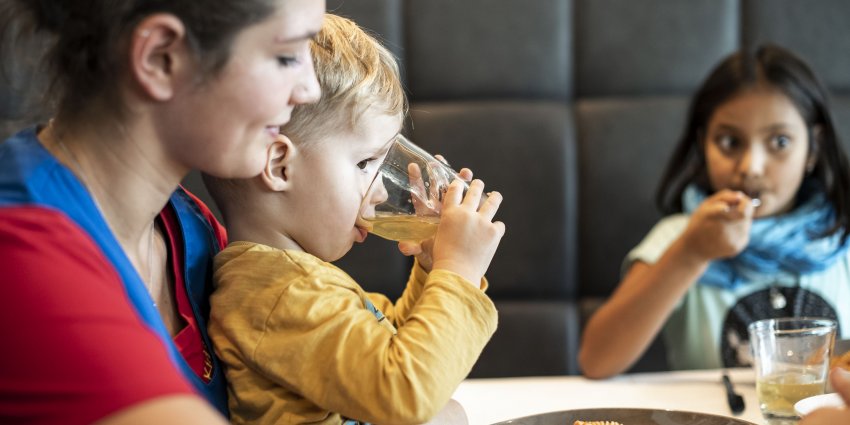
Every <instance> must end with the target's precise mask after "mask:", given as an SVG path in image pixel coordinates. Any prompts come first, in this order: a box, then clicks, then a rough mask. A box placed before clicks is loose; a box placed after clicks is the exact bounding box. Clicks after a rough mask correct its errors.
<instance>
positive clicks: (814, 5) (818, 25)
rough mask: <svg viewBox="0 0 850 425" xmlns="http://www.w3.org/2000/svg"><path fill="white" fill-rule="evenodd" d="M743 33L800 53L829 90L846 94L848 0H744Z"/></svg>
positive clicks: (849, 85)
mask: <svg viewBox="0 0 850 425" xmlns="http://www.w3.org/2000/svg"><path fill="white" fill-rule="evenodd" d="M743 4H744V22H743V28H744V37H745V40H752V42H753V43H755V44H757V43H761V42H765V41H770V42H774V43H777V44H779V45H782V46H784V47H787V48H789V49H791V50H793V51H794V52H795V53H797V54H799V55H800V56H801V57H803V58H804V59H805V60H806V61H808V62H809V64H810V65H811V66H812V67H813V68H814V70H815V72H816V73H817V74H818V75H819V76H820V77H821V78H822V79H823V80H824V81H825V82H826V84H827V85H828V86H829V87H830V88H831V89H832V90H833V91H841V92H845V93H848V94H850V3H848V2H847V1H846V0H806V1H798V0H745V1H744V3H743Z"/></svg>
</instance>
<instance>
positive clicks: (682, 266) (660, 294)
mask: <svg viewBox="0 0 850 425" xmlns="http://www.w3.org/2000/svg"><path fill="white" fill-rule="evenodd" d="M707 265H708V261H706V260H703V259H700V258H699V257H696V256H694V255H693V254H692V253H691V252H690V251H689V250H688V248H687V247H686V244H685V243H684V242H683V241H682V239H681V238H680V239H679V240H677V241H676V242H674V243H673V245H672V246H671V247H670V249H668V250H667V252H666V253H664V255H663V256H662V257H661V259H660V260H659V261H658V263H656V264H653V265H648V264H646V263H643V262H637V263H635V264H634V265H633V266H632V267H631V269H629V272H628V273H627V274H626V277H625V278H624V279H623V281H622V282H621V283H620V285H619V287H618V288H617V290H616V291H615V292H614V294H613V295H612V296H611V298H610V300H609V301H608V302H607V303H605V304H604V305H603V306H602V307H600V308H599V310H598V311H597V312H596V313H595V314H594V315H593V317H592V318H591V319H590V321H589V322H588V324H587V326H586V327H585V329H584V335H583V338H582V342H581V351H580V352H579V364H580V365H581V368H582V371H583V373H584V375H585V376H587V377H589V378H607V377H609V376H612V375H616V374H618V373H621V372H623V371H625V370H626V369H627V368H628V367H629V366H631V365H632V364H633V363H634V362H635V361H637V359H638V357H640V355H641V354H643V352H644V351H645V350H646V348H647V346H648V345H649V343H650V342H652V339H653V338H654V337H655V335H656V334H658V332H659V331H660V330H661V327H662V326H663V325H664V322H665V321H666V320H667V317H668V316H669V315H670V313H671V312H672V311H673V308H674V307H675V305H676V303H677V302H678V301H679V299H681V298H682V296H683V295H684V294H685V292H687V290H688V288H690V286H691V285H692V284H693V283H694V282H695V281H696V280H697V278H699V277H700V276H701V275H702V273H703V272H704V271H705V269H706V267H707Z"/></svg>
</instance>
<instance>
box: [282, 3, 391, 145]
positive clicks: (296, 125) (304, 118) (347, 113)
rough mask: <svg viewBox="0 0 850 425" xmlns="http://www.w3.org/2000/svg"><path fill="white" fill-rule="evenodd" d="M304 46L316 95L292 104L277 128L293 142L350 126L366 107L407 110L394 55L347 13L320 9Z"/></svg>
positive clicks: (349, 128) (312, 138)
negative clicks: (318, 22) (319, 20)
mask: <svg viewBox="0 0 850 425" xmlns="http://www.w3.org/2000/svg"><path fill="white" fill-rule="evenodd" d="M310 50H311V56H312V58H313V64H314V66H315V68H316V76H317V77H318V80H319V87H321V89H322V95H321V97H320V98H319V101H318V102H316V103H312V104H303V105H297V106H296V107H295V109H294V110H293V111H292V118H291V119H290V121H289V123H288V124H286V125H285V126H284V127H283V128H282V129H281V133H282V134H285V135H286V136H287V137H289V138H290V139H291V140H292V141H293V142H294V143H297V144H304V143H307V142H310V141H313V140H316V139H318V138H321V137H323V136H327V135H328V134H332V133H334V132H337V131H347V130H352V129H354V127H355V124H356V122H357V120H358V118H359V117H360V115H361V114H362V113H363V112H365V111H366V110H367V109H369V108H370V107H376V108H381V109H383V110H384V111H385V112H386V113H387V115H391V116H395V115H398V116H400V117H404V115H406V114H407V98H406V96H405V94H404V88H403V87H402V84H401V78H400V76H399V68H398V64H397V63H396V58H395V56H393V54H392V53H390V52H389V50H387V49H386V48H385V47H384V46H383V45H381V43H380V42H379V41H378V40H376V39H375V38H374V37H373V36H371V35H369V34H368V33H367V32H366V31H364V30H363V29H362V28H360V27H359V26H357V24H355V23H354V22H353V21H351V20H350V19H347V18H343V17H341V16H336V15H332V14H326V15H325V21H324V24H323V25H322V29H321V31H319V33H318V34H317V35H316V38H315V39H314V40H313V42H312V43H311V45H310Z"/></svg>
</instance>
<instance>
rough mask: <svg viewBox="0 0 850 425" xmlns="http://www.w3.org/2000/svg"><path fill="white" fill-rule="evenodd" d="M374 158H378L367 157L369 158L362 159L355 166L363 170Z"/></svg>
mask: <svg viewBox="0 0 850 425" xmlns="http://www.w3.org/2000/svg"><path fill="white" fill-rule="evenodd" d="M376 159H378V158H374V157H372V158H369V159H364V160H362V161H360V162H358V163H357V168H359V169H361V170H365V169H366V167H367V166H369V163H370V162H372V161H375V160H376Z"/></svg>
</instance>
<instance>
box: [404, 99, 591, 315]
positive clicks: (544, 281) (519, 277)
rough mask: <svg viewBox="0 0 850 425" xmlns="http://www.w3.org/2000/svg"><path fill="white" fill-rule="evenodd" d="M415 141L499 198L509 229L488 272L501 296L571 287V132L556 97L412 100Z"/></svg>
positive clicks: (561, 292) (560, 292) (535, 295)
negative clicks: (471, 175)
mask: <svg viewBox="0 0 850 425" xmlns="http://www.w3.org/2000/svg"><path fill="white" fill-rule="evenodd" d="M412 114H413V124H414V127H413V141H414V142H416V143H418V144H420V145H421V146H423V147H424V148H425V149H427V150H429V151H431V152H435V153H441V154H443V155H444V156H445V157H446V158H447V159H448V160H449V162H450V163H451V164H452V165H453V166H455V168H459V167H469V168H471V169H472V171H473V173H475V176H477V177H481V178H482V179H483V180H484V182H485V184H487V187H486V190H497V191H499V192H501V193H502V195H503V196H504V199H505V200H504V202H503V204H502V206H501V208H500V209H499V212H498V214H497V215H496V219H498V220H501V221H503V222H505V224H506V227H507V232H506V234H505V237H504V238H503V239H502V242H501V245H500V246H499V250H498V251H497V252H496V256H495V258H494V259H493V262H492V264H491V266H490V269H489V271H488V273H487V276H488V278H489V279H490V289H489V290H488V293H489V294H490V296H492V297H494V298H496V299H499V298H505V297H513V298H516V299H539V298H549V297H553V296H557V297H572V296H574V295H575V293H576V287H575V275H576V264H575V261H574V258H575V237H576V229H575V226H574V223H575V220H576V217H575V207H576V201H575V200H576V186H575V185H576V172H577V170H578V168H577V164H576V162H575V160H576V158H575V139H574V126H573V120H572V112H571V109H570V108H568V107H567V105H565V104H563V103H555V102H527V101H520V100H517V101H512V102H441V103H417V104H413V107H412Z"/></svg>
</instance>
